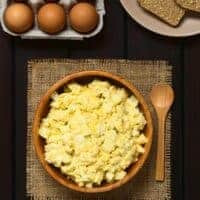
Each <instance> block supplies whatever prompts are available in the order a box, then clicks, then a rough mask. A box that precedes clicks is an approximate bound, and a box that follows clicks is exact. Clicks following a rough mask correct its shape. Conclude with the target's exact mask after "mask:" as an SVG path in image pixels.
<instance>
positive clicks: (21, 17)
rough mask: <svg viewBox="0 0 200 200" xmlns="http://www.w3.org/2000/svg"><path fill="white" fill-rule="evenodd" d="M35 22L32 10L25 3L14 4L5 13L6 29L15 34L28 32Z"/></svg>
mask: <svg viewBox="0 0 200 200" xmlns="http://www.w3.org/2000/svg"><path fill="white" fill-rule="evenodd" d="M33 21H34V15H33V11H32V9H31V8H30V7H29V6H28V5H26V4H24V3H12V4H11V5H10V6H8V7H7V8H6V10H5V12H4V22H5V25H6V27H7V28H8V29H9V30H10V31H12V32H15V33H24V32H26V31H28V30H29V29H30V28H31V27H32V25H33Z"/></svg>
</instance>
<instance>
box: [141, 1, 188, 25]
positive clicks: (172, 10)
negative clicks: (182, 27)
mask: <svg viewBox="0 0 200 200" xmlns="http://www.w3.org/2000/svg"><path fill="white" fill-rule="evenodd" d="M138 3H139V5H140V6H141V7H142V8H144V9H145V10H147V11H149V12H151V13H152V14H154V15H156V16H157V17H159V18H160V19H161V20H163V21H165V22H167V23H168V24H169V25H171V26H177V25H178V24H179V23H180V21H181V19H182V18H183V16H184V14H185V9H183V8H181V7H180V6H178V5H177V4H176V2H175V0H138Z"/></svg>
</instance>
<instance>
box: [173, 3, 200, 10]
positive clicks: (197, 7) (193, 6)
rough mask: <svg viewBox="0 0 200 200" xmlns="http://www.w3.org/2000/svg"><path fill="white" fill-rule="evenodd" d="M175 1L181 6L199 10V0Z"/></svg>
mask: <svg viewBox="0 0 200 200" xmlns="http://www.w3.org/2000/svg"><path fill="white" fill-rule="evenodd" d="M176 3H177V4H178V5H180V6H181V7H182V8H185V9H188V10H192V11H196V12H200V0H176Z"/></svg>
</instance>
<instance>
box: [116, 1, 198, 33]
mask: <svg viewBox="0 0 200 200" xmlns="http://www.w3.org/2000/svg"><path fill="white" fill-rule="evenodd" d="M120 1H121V4H122V5H123V7H124V8H125V10H126V11H127V12H128V13H129V14H130V16H131V17H132V18H133V19H134V20H135V21H136V22H137V23H139V24H140V25H142V26H143V27H145V28H147V29H148V30H150V31H153V32H155V33H158V34H160V35H165V36H170V37H187V36H192V35H197V34H199V33H200V15H198V13H197V14H196V15H190V14H186V16H185V17H184V19H183V20H182V22H181V24H180V25H179V26H178V27H171V26H169V25H168V24H166V23H165V22H163V21H161V20H159V18H157V17H155V16H153V15H152V14H150V13H148V12H147V11H145V10H144V9H143V8H141V7H140V6H139V4H138V2H137V0H120Z"/></svg>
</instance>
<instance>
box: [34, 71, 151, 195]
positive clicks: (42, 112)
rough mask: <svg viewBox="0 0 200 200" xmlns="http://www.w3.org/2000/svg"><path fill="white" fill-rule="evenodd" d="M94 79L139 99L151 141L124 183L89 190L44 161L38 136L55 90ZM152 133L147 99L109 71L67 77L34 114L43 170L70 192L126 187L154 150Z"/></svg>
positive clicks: (42, 142) (36, 146) (88, 191)
mask: <svg viewBox="0 0 200 200" xmlns="http://www.w3.org/2000/svg"><path fill="white" fill-rule="evenodd" d="M94 78H99V79H103V80H107V81H109V82H111V83H112V84H115V85H116V86H119V87H124V88H126V89H127V91H129V92H130V93H132V94H134V95H135V96H136V98H137V99H138V100H139V106H140V109H141V111H142V112H143V113H144V116H145V119H146V121H147V125H146V126H145V130H144V134H145V135H146V137H147V138H148V143H147V144H145V147H144V148H145V153H144V154H142V155H141V156H140V157H139V159H138V161H137V162H136V163H133V164H132V165H131V166H130V167H129V168H128V169H127V175H126V176H125V177H124V178H123V179H122V180H120V181H116V182H114V183H105V184H102V185H101V186H98V187H93V188H86V187H80V186H78V185H77V184H76V183H75V182H73V181H71V180H69V179H67V178H66V176H65V175H63V174H62V173H61V171H60V169H57V168H55V167H54V166H53V165H50V164H48V163H47V162H46V161H45V157H44V145H45V140H44V139H42V138H41V137H40V136H39V127H40V122H41V119H42V118H44V117H45V116H46V115H47V113H48V111H49V103H50V97H51V95H52V94H53V93H54V92H55V91H57V92H62V88H63V86H65V85H66V84H68V83H69V82H72V81H77V82H80V83H83V84H84V83H87V82H90V81H91V80H93V79H94ZM152 134H153V125H152V118H151V114H150V111H149V109H148V106H147V104H146V102H145V100H144V98H143V97H142V95H141V94H140V93H139V91H138V90H137V89H136V88H135V87H134V86H133V85H132V84H131V83H130V82H128V81H126V80H125V79H123V78H121V77H119V76H117V75H114V74H111V73H109V72H104V71H82V72H76V73H73V74H70V75H67V76H66V77H65V78H63V79H61V80H60V81H58V82H57V83H55V84H54V85H53V86H52V87H50V89H49V90H48V91H47V92H46V94H45V95H44V96H43V97H42V99H41V101H40V103H39V106H38V108H37V110H36V112H35V117H34V121H33V143H34V146H35V150H36V153H37V156H38V158H39V160H40V162H41V163H42V166H43V167H44V169H45V170H46V171H47V172H48V174H49V175H50V176H51V177H53V178H54V179H55V180H56V181H57V182H59V183H60V184H62V185H64V186H66V187H68V188H70V189H73V190H76V191H79V192H87V193H97V192H106V191H110V190H113V189H115V188H118V187H120V186H122V185H123V184H125V183H126V182H128V181H129V180H130V179H132V178H133V177H134V176H135V175H136V174H137V172H138V171H139V170H140V169H141V167H142V166H143V164H144V162H145V160H146V159H147V157H148V154H149V151H150V148H151V143H152Z"/></svg>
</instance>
